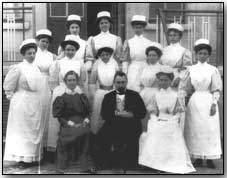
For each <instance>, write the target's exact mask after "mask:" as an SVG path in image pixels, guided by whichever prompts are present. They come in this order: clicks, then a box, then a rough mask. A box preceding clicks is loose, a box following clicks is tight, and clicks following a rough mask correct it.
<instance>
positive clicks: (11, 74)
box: [3, 65, 20, 100]
mask: <svg viewBox="0 0 227 178" xmlns="http://www.w3.org/2000/svg"><path fill="white" fill-rule="evenodd" d="M19 78H20V70H19V68H18V66H17V65H13V66H11V67H10V68H9V71H8V73H7V74H6V77H5V80H4V83H3V88H4V90H5V94H6V98H7V99H9V100H10V99H11V98H12V97H13V94H14V93H15V91H16V89H17V86H18V81H19Z"/></svg>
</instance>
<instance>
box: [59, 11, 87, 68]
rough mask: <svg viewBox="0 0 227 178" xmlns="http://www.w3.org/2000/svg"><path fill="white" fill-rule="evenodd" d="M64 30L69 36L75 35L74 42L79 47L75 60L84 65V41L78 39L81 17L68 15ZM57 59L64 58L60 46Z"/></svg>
mask: <svg viewBox="0 0 227 178" xmlns="http://www.w3.org/2000/svg"><path fill="white" fill-rule="evenodd" d="M66 28H67V30H68V31H69V33H70V35H75V37H76V38H75V40H76V42H77V43H78V44H79V45H80V48H79V49H78V51H77V52H76V55H75V59H77V60H80V61H81V63H82V64H84V58H85V50H86V41H85V40H83V39H82V38H80V29H81V17H80V16H78V15H75V14H72V15H69V16H68V18H67V21H66ZM58 55H59V56H58V58H62V57H64V50H63V49H62V48H61V46H60V47H59V48H58Z"/></svg>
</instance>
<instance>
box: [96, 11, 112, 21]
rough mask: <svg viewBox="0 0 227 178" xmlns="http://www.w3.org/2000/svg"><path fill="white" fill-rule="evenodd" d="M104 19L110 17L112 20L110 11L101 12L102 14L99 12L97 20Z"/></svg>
mask: <svg viewBox="0 0 227 178" xmlns="http://www.w3.org/2000/svg"><path fill="white" fill-rule="evenodd" d="M102 17H109V18H111V16H110V13H109V12H108V11H101V12H99V13H98V14H97V18H98V19H99V18H102Z"/></svg>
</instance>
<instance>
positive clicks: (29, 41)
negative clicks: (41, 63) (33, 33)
mask: <svg viewBox="0 0 227 178" xmlns="http://www.w3.org/2000/svg"><path fill="white" fill-rule="evenodd" d="M28 44H35V45H36V41H35V39H33V38H29V39H26V40H24V41H23V42H22V43H21V45H20V47H19V49H20V50H21V49H22V48H23V47H24V46H26V45H28Z"/></svg>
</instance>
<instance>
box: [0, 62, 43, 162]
mask: <svg viewBox="0 0 227 178" xmlns="http://www.w3.org/2000/svg"><path fill="white" fill-rule="evenodd" d="M3 87H4V90H5V92H6V96H7V97H8V98H11V100H10V108H9V115H8V123H7V131H6V145H5V155H4V160H7V161H17V162H19V161H24V162H34V161H39V160H40V159H41V158H42V156H41V155H40V150H41V148H40V143H41V141H42V136H43V131H44V120H43V119H42V100H41V98H40V94H41V93H42V90H43V87H44V81H43V80H42V75H41V73H40V71H39V69H38V67H37V66H35V65H34V64H32V63H28V62H27V61H26V60H25V59H24V60H23V62H21V63H19V64H17V65H14V66H12V67H11V69H10V70H9V72H8V73H7V75H6V78H5V81H4V84H3Z"/></svg>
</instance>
